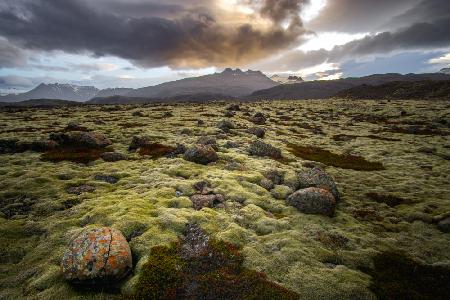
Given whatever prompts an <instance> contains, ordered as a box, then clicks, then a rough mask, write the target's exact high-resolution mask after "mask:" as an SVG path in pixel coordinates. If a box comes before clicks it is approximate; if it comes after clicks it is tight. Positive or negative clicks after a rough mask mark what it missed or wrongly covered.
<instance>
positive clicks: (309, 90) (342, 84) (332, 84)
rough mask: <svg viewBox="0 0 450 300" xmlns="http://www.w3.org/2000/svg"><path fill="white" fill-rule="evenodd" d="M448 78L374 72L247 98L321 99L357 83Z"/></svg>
mask: <svg viewBox="0 0 450 300" xmlns="http://www.w3.org/2000/svg"><path fill="white" fill-rule="evenodd" d="M423 80H450V75H449V74H441V73H430V74H406V75H402V74H396V73H389V74H375V75H370V76H365V77H360V78H344V79H337V80H323V81H319V80H317V81H307V82H302V83H295V84H290V85H279V86H276V87H273V88H270V89H266V90H260V91H256V92H254V93H252V94H251V95H249V96H248V97H246V99H247V100H283V99H285V100H295V99H323V98H329V97H332V96H334V95H336V94H337V93H339V92H342V91H344V90H347V89H350V88H352V87H356V86H359V85H363V84H367V85H380V84H384V83H387V82H393V81H423Z"/></svg>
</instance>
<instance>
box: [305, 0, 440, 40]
mask: <svg viewBox="0 0 450 300" xmlns="http://www.w3.org/2000/svg"><path fill="white" fill-rule="evenodd" d="M419 1H420V0H394V1H393V0H328V1H327V5H326V6H325V8H324V9H323V10H322V11H321V13H320V14H319V16H318V17H317V18H315V19H313V20H312V21H311V22H310V23H308V26H309V28H311V29H312V30H314V31H340V32H349V33H357V32H368V31H371V32H374V31H379V29H381V28H380V26H382V25H383V24H385V23H387V22H389V21H390V20H391V19H392V18H393V17H395V16H397V15H399V14H402V13H404V12H405V11H407V10H408V9H411V8H412V7H414V6H415V5H417V3H419ZM426 1H428V0H426ZM441 1H447V0H441ZM388 29H390V28H385V30H388Z"/></svg>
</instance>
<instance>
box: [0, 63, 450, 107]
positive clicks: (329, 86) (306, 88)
mask: <svg viewBox="0 0 450 300" xmlns="http://www.w3.org/2000/svg"><path fill="white" fill-rule="evenodd" d="M273 79H275V80H273ZM445 80H450V74H446V72H442V71H441V72H439V73H427V74H406V75H402V74H397V73H389V74H375V75H370V76H364V77H358V78H356V77H350V78H343V79H337V80H322V81H321V80H316V81H303V79H301V78H300V77H295V76H291V77H289V78H284V77H281V76H272V77H271V78H269V77H267V76H266V75H264V74H263V73H262V72H260V71H251V70H249V71H246V72H244V71H242V70H240V69H235V70H233V69H230V68H228V69H225V70H224V71H223V72H221V73H215V74H211V75H204V76H199V77H191V78H185V79H181V80H177V81H171V82H166V83H162V84H159V85H155V86H149V87H144V88H139V89H130V88H113V89H104V90H99V89H97V88H95V87H93V86H76V85H71V84H58V83H55V84H40V85H39V86H38V87H36V88H35V89H33V90H31V91H29V92H26V93H23V94H18V95H7V96H2V97H0V102H7V103H11V102H21V101H27V100H34V101H32V102H26V103H36V101H38V100H35V99H59V100H67V101H79V102H84V103H87V104H130V103H152V102H183V101H190V102H192V101H202V102H206V101H212V100H246V101H255V100H295V99H299V100H300V99H324V98H330V97H333V96H336V95H339V93H343V92H345V91H347V90H350V89H352V88H355V87H359V86H380V85H383V84H386V83H390V82H415V81H425V83H424V84H425V85H427V84H428V83H426V82H427V81H445ZM398 86H401V85H398ZM416 87H417V86H416ZM380 89H381V88H380ZM390 89H391V87H389V88H384V89H381V90H384V91H388V90H390ZM428 90H429V89H428ZM363 91H368V88H367V87H364V89H359V90H358V89H356V90H353V91H352V93H353V94H355V93H356V94H358V93H363ZM377 93H379V92H378V91H377V92H375V91H374V90H373V89H372V90H371V91H370V94H377ZM341 95H343V94H341ZM41 101H43V100H41ZM52 103H54V102H52ZM58 103H60V102H58Z"/></svg>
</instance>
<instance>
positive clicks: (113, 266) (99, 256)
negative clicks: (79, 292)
mask: <svg viewBox="0 0 450 300" xmlns="http://www.w3.org/2000/svg"><path fill="white" fill-rule="evenodd" d="M132 266H133V264H132V257H131V250H130V247H129V245H128V243H127V241H126V239H125V237H124V236H123V235H122V233H121V232H120V231H118V230H116V229H113V228H109V227H102V228H91V229H85V230H83V231H82V232H81V233H80V234H79V235H78V236H77V237H76V238H75V239H74V240H72V241H71V242H70V244H69V247H68V248H67V250H66V251H65V252H64V255H63V258H62V261H61V269H62V273H63V275H64V278H65V279H66V280H69V281H71V282H74V283H95V284H97V283H110V282H115V281H118V280H120V279H123V278H124V277H125V276H126V275H127V274H129V272H130V271H131V269H132Z"/></svg>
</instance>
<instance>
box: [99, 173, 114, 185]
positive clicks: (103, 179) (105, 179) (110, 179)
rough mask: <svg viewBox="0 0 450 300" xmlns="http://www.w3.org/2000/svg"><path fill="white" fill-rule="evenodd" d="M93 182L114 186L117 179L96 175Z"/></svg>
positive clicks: (110, 176)
mask: <svg viewBox="0 0 450 300" xmlns="http://www.w3.org/2000/svg"><path fill="white" fill-rule="evenodd" d="M94 179H95V180H99V181H104V182H107V183H111V184H115V183H117V182H118V181H119V178H117V177H116V176H112V175H104V174H98V175H95V177H94Z"/></svg>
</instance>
